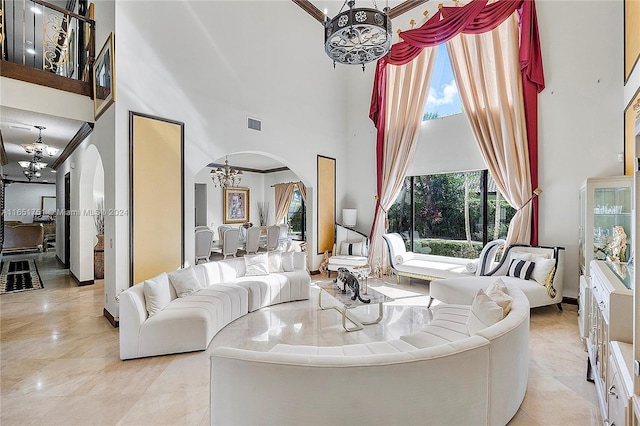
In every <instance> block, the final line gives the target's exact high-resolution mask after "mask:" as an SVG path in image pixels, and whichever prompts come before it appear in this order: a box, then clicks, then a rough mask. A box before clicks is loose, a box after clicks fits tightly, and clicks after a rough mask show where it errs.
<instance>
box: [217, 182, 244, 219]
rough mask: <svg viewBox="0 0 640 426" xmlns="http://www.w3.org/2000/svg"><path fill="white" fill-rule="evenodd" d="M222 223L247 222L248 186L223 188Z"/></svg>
mask: <svg viewBox="0 0 640 426" xmlns="http://www.w3.org/2000/svg"><path fill="white" fill-rule="evenodd" d="M222 204H223V208H224V211H223V215H224V223H244V222H249V205H250V202H249V188H225V189H224V200H223V203H222Z"/></svg>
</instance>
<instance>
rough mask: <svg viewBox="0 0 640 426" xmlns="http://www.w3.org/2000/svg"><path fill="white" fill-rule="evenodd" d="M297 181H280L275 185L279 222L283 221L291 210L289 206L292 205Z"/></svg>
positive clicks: (277, 218) (277, 220)
mask: <svg viewBox="0 0 640 426" xmlns="http://www.w3.org/2000/svg"><path fill="white" fill-rule="evenodd" d="M294 185H295V183H293V182H288V183H278V184H276V185H275V187H274V189H275V198H276V206H275V208H276V221H275V223H276V224H278V223H280V222H282V219H284V216H285V215H286V214H287V211H289V206H290V205H291V196H292V195H293V188H294Z"/></svg>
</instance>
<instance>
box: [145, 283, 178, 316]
mask: <svg viewBox="0 0 640 426" xmlns="http://www.w3.org/2000/svg"><path fill="white" fill-rule="evenodd" d="M143 285H144V289H143V291H144V302H145V305H146V307H147V312H148V313H149V317H152V316H154V315H155V314H157V313H158V312H160V311H161V310H163V309H164V308H165V307H166V306H167V305H168V304H169V303H171V300H172V298H171V289H170V287H171V284H169V278H168V277H167V274H165V273H164V272H163V273H162V274H160V275H158V276H157V277H153V278H152V279H150V280H145V282H144V284H143Z"/></svg>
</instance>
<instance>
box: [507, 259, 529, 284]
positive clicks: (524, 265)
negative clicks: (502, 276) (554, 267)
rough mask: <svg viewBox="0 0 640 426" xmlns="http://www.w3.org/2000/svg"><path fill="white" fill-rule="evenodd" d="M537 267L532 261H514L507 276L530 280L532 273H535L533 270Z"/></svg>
mask: <svg viewBox="0 0 640 426" xmlns="http://www.w3.org/2000/svg"><path fill="white" fill-rule="evenodd" d="M535 265H536V264H535V263H533V262H532V261H530V260H518V259H513V260H511V263H510V264H509V270H508V271H507V276H509V277H517V278H520V279H523V280H528V279H530V278H531V273H532V272H533V268H534V266H535Z"/></svg>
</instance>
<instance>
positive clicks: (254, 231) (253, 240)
mask: <svg viewBox="0 0 640 426" xmlns="http://www.w3.org/2000/svg"><path fill="white" fill-rule="evenodd" d="M261 233H262V230H261V229H260V227H258V226H254V227H253V228H249V229H247V241H246V243H245V247H244V250H245V252H246V253H247V254H252V253H253V254H255V253H257V252H258V249H259V248H260V234H261Z"/></svg>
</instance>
